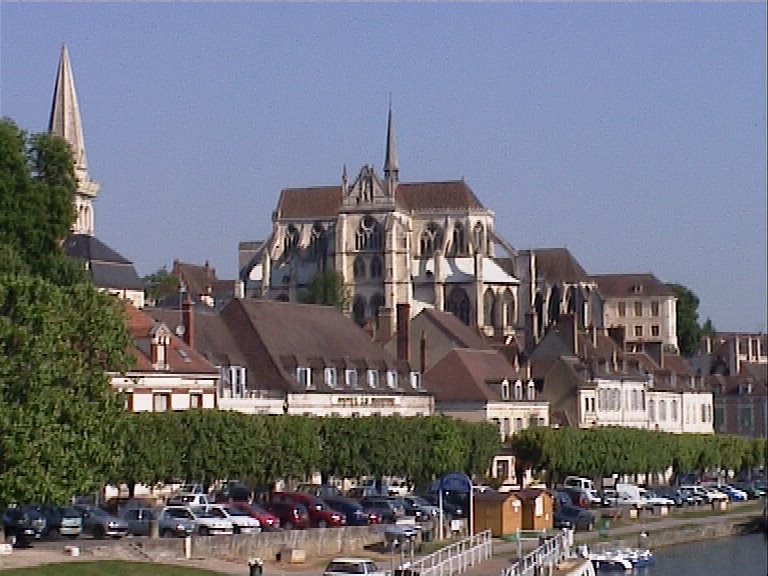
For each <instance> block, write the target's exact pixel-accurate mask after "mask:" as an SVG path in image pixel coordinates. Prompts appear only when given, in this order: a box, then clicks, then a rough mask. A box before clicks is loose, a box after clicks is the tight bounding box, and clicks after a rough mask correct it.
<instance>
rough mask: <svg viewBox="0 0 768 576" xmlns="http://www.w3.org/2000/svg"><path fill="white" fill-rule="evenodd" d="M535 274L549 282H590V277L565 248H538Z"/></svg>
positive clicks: (535, 251) (535, 252)
mask: <svg viewBox="0 0 768 576" xmlns="http://www.w3.org/2000/svg"><path fill="white" fill-rule="evenodd" d="M532 252H533V253H534V254H535V255H536V273H537V275H539V276H541V277H542V278H544V279H545V280H547V281H549V282H556V283H563V282H567V283H571V284H575V283H579V282H590V277H589V276H588V275H587V273H586V272H585V271H584V268H582V267H581V264H579V263H578V261H577V260H576V259H575V258H574V257H573V255H572V254H571V253H570V251H569V250H568V249H567V248H538V249H536V250H533V251H532Z"/></svg>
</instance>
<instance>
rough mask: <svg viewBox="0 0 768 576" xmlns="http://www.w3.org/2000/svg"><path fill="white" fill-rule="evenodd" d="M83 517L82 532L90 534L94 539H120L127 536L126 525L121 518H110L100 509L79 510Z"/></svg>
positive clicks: (110, 515)
mask: <svg viewBox="0 0 768 576" xmlns="http://www.w3.org/2000/svg"><path fill="white" fill-rule="evenodd" d="M81 512H82V515H83V532H84V533H88V534H92V535H93V537H94V538H106V537H107V536H109V537H110V538H122V537H123V536H125V535H126V534H128V524H127V523H126V522H125V520H123V519H122V518H118V517H116V516H112V514H110V513H109V512H107V511H106V510H102V509H101V508H86V509H81Z"/></svg>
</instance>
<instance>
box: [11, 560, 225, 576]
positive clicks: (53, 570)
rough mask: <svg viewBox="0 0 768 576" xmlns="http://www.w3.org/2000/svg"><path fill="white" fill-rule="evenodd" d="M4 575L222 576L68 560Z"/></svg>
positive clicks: (182, 569)
mask: <svg viewBox="0 0 768 576" xmlns="http://www.w3.org/2000/svg"><path fill="white" fill-rule="evenodd" d="M0 573H2V574H3V576H104V575H105V574H108V575H109V576H214V575H215V576H221V573H219V572H211V571H209V570H199V569H197V568H185V567H182V566H167V565H163V564H148V563H142V562H120V561H100V562H66V563H61V564H46V565H43V566H32V567H30V568H15V569H11V570H0Z"/></svg>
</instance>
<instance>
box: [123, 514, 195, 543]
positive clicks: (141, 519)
mask: <svg viewBox="0 0 768 576" xmlns="http://www.w3.org/2000/svg"><path fill="white" fill-rule="evenodd" d="M178 511H181V512H182V513H175V512H176V511H175V510H172V511H171V513H167V512H166V508H161V509H154V508H135V507H131V508H127V509H125V510H123V513H122V515H121V517H122V519H123V520H125V522H126V524H128V532H129V533H130V534H133V535H134V536H150V535H151V534H152V522H154V521H156V522H157V533H158V534H159V535H160V536H162V537H163V538H170V537H174V536H176V537H184V536H190V535H191V534H193V533H194V532H195V523H194V521H193V519H192V514H191V512H189V510H187V509H186V508H184V509H182V508H179V509H178Z"/></svg>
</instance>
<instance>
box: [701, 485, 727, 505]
mask: <svg viewBox="0 0 768 576" xmlns="http://www.w3.org/2000/svg"><path fill="white" fill-rule="evenodd" d="M704 491H705V492H706V493H707V495H708V497H709V501H710V502H728V501H729V500H730V498H728V494H726V493H725V492H721V491H720V490H718V489H717V488H715V487H714V486H704Z"/></svg>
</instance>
